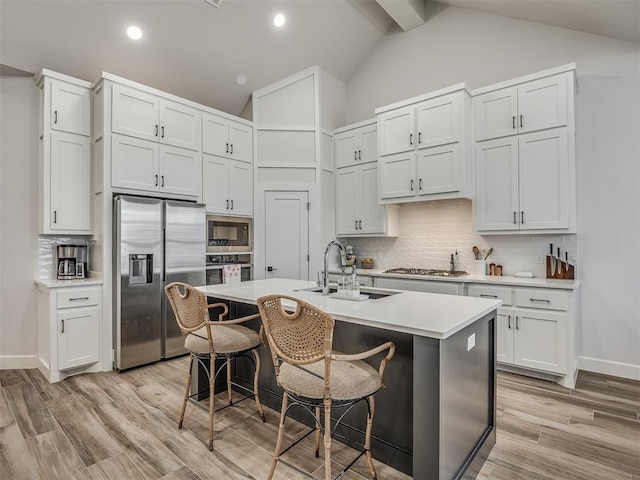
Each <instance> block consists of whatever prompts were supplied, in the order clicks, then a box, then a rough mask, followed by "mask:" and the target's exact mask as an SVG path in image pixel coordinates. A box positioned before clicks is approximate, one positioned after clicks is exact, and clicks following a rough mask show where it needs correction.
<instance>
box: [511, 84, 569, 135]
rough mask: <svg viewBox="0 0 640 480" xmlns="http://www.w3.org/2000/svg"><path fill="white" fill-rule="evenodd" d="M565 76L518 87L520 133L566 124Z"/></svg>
mask: <svg viewBox="0 0 640 480" xmlns="http://www.w3.org/2000/svg"><path fill="white" fill-rule="evenodd" d="M567 108H568V107H567V76H566V74H565V75H557V76H555V77H549V78H541V79H540V80H535V81H533V82H529V83H525V84H523V85H520V86H519V87H518V113H519V116H518V128H519V131H520V133H526V132H532V131H535V130H542V129H544V128H554V127H561V126H564V125H566V124H567Z"/></svg>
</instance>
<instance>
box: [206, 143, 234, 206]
mask: <svg viewBox="0 0 640 480" xmlns="http://www.w3.org/2000/svg"><path fill="white" fill-rule="evenodd" d="M202 162H203V165H202V199H203V202H204V203H205V205H206V208H207V213H221V214H228V213H229V160H227V159H226V158H222V157H218V156H215V155H206V154H205V155H203V156H202Z"/></svg>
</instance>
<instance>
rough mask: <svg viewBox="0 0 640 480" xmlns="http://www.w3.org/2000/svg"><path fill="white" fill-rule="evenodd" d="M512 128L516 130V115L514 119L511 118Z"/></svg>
mask: <svg viewBox="0 0 640 480" xmlns="http://www.w3.org/2000/svg"><path fill="white" fill-rule="evenodd" d="M511 118H512V120H511V126H512V127H513V128H514V129H515V128H516V116H515V115H514V116H513V117H511Z"/></svg>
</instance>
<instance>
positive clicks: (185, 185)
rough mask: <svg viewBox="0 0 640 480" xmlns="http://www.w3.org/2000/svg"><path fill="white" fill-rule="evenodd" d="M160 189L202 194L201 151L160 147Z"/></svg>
mask: <svg viewBox="0 0 640 480" xmlns="http://www.w3.org/2000/svg"><path fill="white" fill-rule="evenodd" d="M159 163H160V169H159V174H160V191H162V192H166V193H175V194H178V195H189V196H192V197H197V196H199V195H200V188H201V185H202V183H201V172H202V160H201V156H200V153H199V152H194V151H192V150H186V149H184V148H177V147H170V146H164V145H163V146H161V147H160V161H159Z"/></svg>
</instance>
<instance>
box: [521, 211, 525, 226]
mask: <svg viewBox="0 0 640 480" xmlns="http://www.w3.org/2000/svg"><path fill="white" fill-rule="evenodd" d="M520 223H523V224H524V211H522V212H520Z"/></svg>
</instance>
